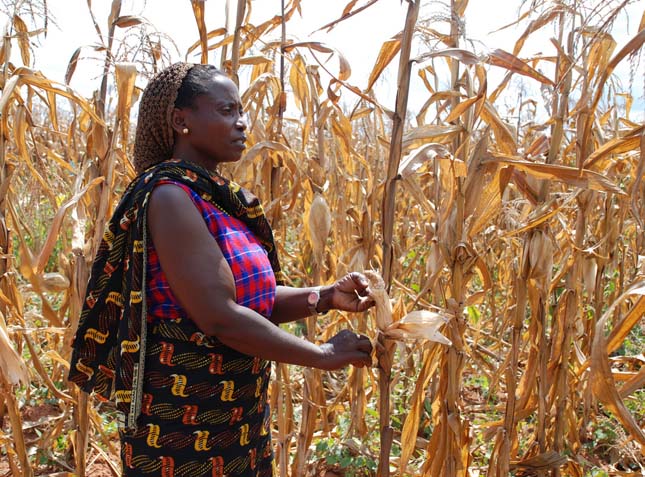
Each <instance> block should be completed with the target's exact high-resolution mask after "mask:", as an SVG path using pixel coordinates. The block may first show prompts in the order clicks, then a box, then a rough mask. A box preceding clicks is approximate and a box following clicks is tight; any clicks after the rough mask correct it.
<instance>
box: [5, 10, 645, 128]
mask: <svg viewBox="0 0 645 477" xmlns="http://www.w3.org/2000/svg"><path fill="white" fill-rule="evenodd" d="M285 1H286V0H285ZM598 1H599V2H602V1H603V0H598ZM227 2H228V3H230V9H231V12H234V11H235V8H236V7H235V5H236V0H206V2H205V7H206V15H205V18H206V26H207V30H209V31H210V30H214V29H216V28H220V27H223V26H224V25H225V14H224V9H225V4H226V3H227ZM348 2H349V0H325V1H320V0H302V2H301V6H302V16H299V15H296V17H295V18H294V19H293V20H292V21H290V22H289V23H288V24H287V37H288V38H291V39H293V40H295V41H308V40H313V41H320V42H323V43H325V44H327V45H330V46H332V47H334V48H336V49H338V50H339V51H341V52H342V54H343V55H344V56H345V57H346V58H347V60H348V61H349V63H350V65H351V66H352V76H351V77H350V78H349V80H348V82H349V83H351V84H352V85H354V86H357V87H359V88H361V89H363V88H365V86H366V83H367V78H368V77H369V73H370V71H371V68H372V65H373V64H374V62H375V60H376V58H377V55H378V52H379V49H380V47H381V45H382V43H383V42H384V41H386V40H387V39H389V38H390V37H392V36H394V35H395V34H397V33H398V32H400V31H401V30H402V28H403V25H404V23H405V14H406V10H407V2H405V1H403V2H402V1H401V0H379V1H378V2H377V3H376V4H374V5H373V6H371V7H370V8H368V9H367V10H365V11H363V12H361V13H360V14H358V15H356V16H355V17H353V18H351V19H349V20H347V21H345V22H342V23H340V24H338V25H337V26H336V27H335V28H334V29H333V30H331V31H330V32H326V31H316V30H318V29H319V28H320V27H321V26H323V25H325V24H326V23H328V22H330V21H333V20H335V19H337V18H339V17H340V15H341V14H342V11H343V9H344V7H345V5H346V4H347V3H348ZM88 3H91V5H92V9H93V11H94V15H95V17H96V20H97V22H98V24H99V25H100V27H101V29H102V30H103V32H105V31H107V18H108V15H109V11H110V6H111V3H112V2H111V0H92V1H91V2H90V1H89V0H48V1H47V5H48V8H49V10H50V12H51V13H52V14H53V16H54V18H55V23H56V24H55V25H50V27H49V31H48V34H47V38H46V39H44V40H40V42H39V43H40V45H39V46H38V48H37V49H36V51H35V55H34V56H35V59H36V60H35V61H36V63H35V67H36V69H40V70H41V71H43V73H44V74H45V75H46V76H47V77H49V78H50V79H53V80H56V81H59V82H63V80H64V76H65V72H66V70H67V64H68V62H69V60H70V58H71V57H72V54H73V53H74V51H75V50H76V49H77V48H78V47H79V46H83V47H84V48H83V50H82V52H83V53H82V55H81V57H86V59H84V60H81V61H80V62H79V66H78V67H77V70H76V72H75V75H74V77H73V79H72V81H71V83H70V86H71V87H72V88H74V89H76V90H77V91H79V92H80V93H81V94H83V95H86V96H89V95H91V93H92V91H93V90H94V89H97V88H98V85H99V83H100V79H99V78H97V76H98V75H99V74H100V72H101V69H100V68H99V67H98V63H97V62H96V61H92V60H91V59H90V58H89V57H93V56H94V57H100V56H101V55H100V54H98V53H96V52H95V51H94V50H93V49H92V45H96V44H97V43H98V36H97V33H96V31H95V29H94V26H93V24H92V21H91V17H90V15H89V11H88ZM280 3H281V0H254V1H253V10H252V14H253V16H252V18H251V22H252V23H253V24H256V25H257V24H258V23H260V22H261V21H264V20H266V19H268V18H271V17H273V16H274V15H279V12H280ZM286 3H288V1H286ZM365 3H366V0H360V1H359V2H358V3H357V6H360V5H363V4H365ZM523 3H527V2H522V1H520V0H496V1H491V0H470V2H469V4H468V7H467V10H466V32H467V37H468V38H469V39H471V40H472V44H471V46H469V48H475V49H476V50H477V52H478V53H483V52H485V51H487V50H493V49H495V48H502V49H505V50H507V51H512V48H513V45H514V43H515V40H516V39H517V38H518V36H519V35H520V34H521V32H522V31H523V28H525V26H526V23H524V24H523V26H522V27H521V28H517V27H512V28H506V29H502V30H501V31H497V30H499V29H500V28H501V27H503V26H505V25H508V24H511V23H513V22H514V20H515V19H516V18H517V15H518V11H519V8H520V6H521V5H522V4H523ZM424 5H425V6H424V7H423V9H422V13H421V17H424V16H437V15H439V16H441V15H442V14H443V15H444V16H445V12H446V7H444V6H442V4H441V2H438V1H428V2H425V3H424ZM492 5H494V8H492V7H491V6H492ZM644 10H645V0H637V1H632V2H631V3H630V4H629V5H628V6H627V9H626V11H625V13H624V14H622V15H620V16H619V18H618V21H617V22H616V25H615V27H614V29H613V31H612V35H613V36H614V39H615V40H616V41H617V43H618V47H617V50H616V51H618V48H620V47H621V46H623V45H624V44H625V43H626V42H627V41H628V40H629V39H630V38H631V37H633V35H634V34H635V33H636V32H637V29H638V24H639V21H640V18H641V16H642V15H643V11H644ZM121 14H122V15H139V16H143V17H145V18H146V19H147V20H148V21H149V22H150V23H152V24H153V25H154V26H155V27H156V28H157V29H158V30H159V31H161V32H163V33H165V34H167V35H168V36H169V37H170V38H172V39H173V40H174V42H175V43H176V46H177V50H178V52H177V51H175V50H174V48H171V51H172V53H173V59H176V60H183V59H185V56H184V55H185V52H186V51H187V49H188V47H189V45H191V44H192V43H194V42H195V41H196V40H197V39H198V37H199V36H198V31H197V27H196V23H195V19H194V15H193V12H192V8H191V6H190V2H189V0H147V1H143V0H123V6H122V8H121ZM232 16H233V15H231V17H232ZM3 20H4V21H5V22H6V19H3ZM437 29H440V30H446V27H445V23H443V24H442V25H438V26H437ZM273 35H274V37H275V39H278V36H279V31H275V33H274V34H273ZM555 35H556V32H555V31H554V30H553V27H550V26H549V27H546V28H544V29H542V30H541V31H540V32H539V33H538V34H535V35H532V38H531V40H530V41H528V42H527V44H526V45H525V46H524V48H523V50H522V55H521V56H523V57H526V56H530V55H533V54H538V53H543V54H552V53H553V47H552V45H551V43H550V41H549V39H550V38H551V37H554V36H555ZM422 48H423V46H422V45H421V44H416V46H415V49H416V51H413V54H415V53H416V54H419V53H421V52H422ZM15 50H17V48H14V54H15V53H16V51H15ZM323 56H324V55H323ZM211 58H213V57H211ZM188 60H189V61H196V62H198V61H199V57H197V56H191V57H188ZM337 65H338V63H337V60H335V59H332V60H330V64H329V65H328V66H329V68H330V69H331V70H332V71H337V68H338V66H337ZM397 65H398V60H396V59H395V61H393V62H392V66H391V67H390V68H389V72H388V73H387V74H386V75H384V77H383V79H382V80H381V81H380V82H379V83H378V84H377V86H376V93H377V98H378V99H379V101H381V102H382V103H383V104H384V105H385V106H386V107H388V108H391V109H393V108H394V101H395V94H396V68H397ZM636 67H637V70H636V71H632V72H631V73H630V65H629V63H628V62H627V61H624V62H623V64H621V66H620V68H619V69H618V71H617V73H618V76H619V77H620V78H621V80H623V83H624V85H625V88H627V87H628V86H629V83H630V81H629V79H628V78H629V77H630V76H632V77H634V79H635V81H634V82H633V84H632V85H631V88H632V94H633V95H634V96H635V109H638V110H639V111H641V120H645V114H644V113H642V111H643V109H644V107H643V105H644V103H645V86H643V77H644V76H645V54H641V61H640V63H639V64H638V65H636ZM632 68H633V65H632ZM503 73H504V72H503V71H502V70H501V69H499V68H496V67H490V70H489V91H492V87H494V84H495V82H496V81H499V80H501V78H502V77H503ZM446 81H447V79H446ZM531 83H533V84H531ZM528 85H529V91H528V93H529V94H534V95H539V85H537V84H535V82H531V81H529V82H528ZM344 94H346V95H347V96H352V95H351V94H350V93H344ZM417 97H418V98H422V99H420V100H417V101H415V100H416V98H417ZM427 97H428V94H427V91H426V90H425V89H424V87H423V85H422V82H421V81H420V80H419V79H418V77H417V76H416V72H414V73H413V81H412V84H411V98H410V108H411V109H412V110H413V111H414V110H415V107H417V109H418V106H415V105H416V104H417V103H418V104H422V102H423V101H425V99H427ZM536 99H538V100H539V99H540V98H539V97H538V98H536Z"/></svg>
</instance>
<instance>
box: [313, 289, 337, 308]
mask: <svg viewBox="0 0 645 477" xmlns="http://www.w3.org/2000/svg"><path fill="white" fill-rule="evenodd" d="M333 297H334V285H327V286H324V287H320V300H319V301H318V305H317V306H316V311H317V312H318V313H327V312H328V311H329V310H333V309H334V303H333Z"/></svg>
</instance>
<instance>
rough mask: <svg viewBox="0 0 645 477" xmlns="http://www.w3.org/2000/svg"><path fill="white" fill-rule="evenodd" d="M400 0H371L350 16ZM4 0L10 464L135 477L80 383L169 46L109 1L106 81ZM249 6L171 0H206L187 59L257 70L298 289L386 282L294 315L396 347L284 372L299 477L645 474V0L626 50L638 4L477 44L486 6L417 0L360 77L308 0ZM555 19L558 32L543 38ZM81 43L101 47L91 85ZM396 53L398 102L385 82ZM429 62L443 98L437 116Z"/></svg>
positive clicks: (3, 349) (259, 155)
mask: <svg viewBox="0 0 645 477" xmlns="http://www.w3.org/2000/svg"><path fill="white" fill-rule="evenodd" d="M377 1H385V0H369V1H363V2H358V1H357V0H352V1H349V2H348V4H347V5H346V6H344V10H340V11H339V20H338V21H339V22H340V21H343V22H352V21H353V18H354V17H355V16H358V15H361V13H362V10H364V9H367V8H370V7H371V5H373V4H374V3H376V2H377ZM470 1H471V2H477V1H482V0H470ZM2 3H3V9H4V10H5V13H7V18H8V25H7V30H6V33H5V35H4V36H3V39H2V44H1V47H0V65H2V68H3V71H2V73H1V75H0V89H1V95H0V114H1V118H0V121H1V127H2V134H0V247H1V248H2V255H0V312H1V313H0V388H1V392H0V417H1V418H2V421H0V424H1V425H2V427H0V475H13V476H16V477H22V476H25V477H26V476H33V475H72V473H74V475H79V476H84V475H86V474H87V473H88V472H92V473H93V474H94V475H95V477H98V476H102V475H103V474H102V473H101V471H100V470H99V469H103V471H104V472H107V473H106V474H105V475H110V474H111V473H113V474H114V475H118V467H119V459H118V437H117V434H116V428H115V424H114V422H113V421H112V420H111V419H110V416H111V409H110V406H109V405H105V404H99V403H97V402H96V401H95V400H93V399H92V398H91V397H88V396H86V395H83V394H82V393H80V392H79V391H78V390H77V389H76V388H74V387H73V386H72V385H68V383H67V381H66V379H65V376H66V374H67V368H68V366H69V364H68V360H69V357H70V342H71V337H72V336H73V334H74V330H75V327H76V325H77V322H78V317H79V310H80V307H81V303H82V300H83V294H84V288H85V284H86V281H87V279H88V273H89V268H90V265H91V260H92V257H93V254H94V252H95V250H96V249H97V246H98V242H99V240H100V238H101V236H102V230H103V226H104V224H105V221H106V219H107V218H108V217H109V215H110V212H111V210H112V208H113V206H114V205H115V201H116V200H118V197H119V193H120V191H122V190H123V188H124V186H125V185H126V184H127V183H128V182H129V181H130V180H131V179H132V178H133V176H134V171H133V168H132V166H131V164H130V162H129V161H130V158H131V151H132V125H133V122H132V121H133V120H131V115H132V113H134V109H135V108H133V105H135V103H136V100H137V97H138V95H139V94H140V86H141V85H144V84H145V78H146V77H147V76H150V75H151V74H153V73H154V71H156V70H158V69H160V68H162V67H163V66H164V65H167V64H168V62H169V61H170V56H169V55H170V53H169V50H168V46H167V44H166V43H165V41H166V39H165V38H164V37H163V36H162V35H159V34H157V33H155V32H154V29H152V28H151V26H150V25H149V24H147V23H146V22H145V21H144V20H143V19H142V18H140V17H137V16H135V15H131V14H129V12H127V11H125V9H124V8H123V5H122V3H121V1H120V0H113V1H112V11H111V14H110V16H109V18H97V17H93V18H94V20H95V26H96V30H97V38H98V40H97V41H98V42H99V43H100V44H101V48H97V49H96V54H97V55H100V56H101V58H102V60H103V66H102V72H103V74H102V75H100V76H99V77H98V79H97V87H96V93H95V95H94V96H93V97H92V98H86V97H82V96H81V95H80V94H78V93H76V92H75V91H74V90H72V89H71V88H69V87H68V86H67V85H66V84H60V83H56V82H54V81H52V80H50V79H49V78H48V77H47V74H46V72H39V71H36V70H33V69H31V66H32V64H33V54H34V50H33V41H34V38H36V37H37V36H38V35H42V34H43V33H44V29H46V28H47V25H48V23H47V14H48V12H47V2H46V1H45V0H32V1H20V0H13V1H3V2H2ZM229 3H230V4H231V5H233V7H232V8H231V9H230V11H229V13H230V15H232V16H233V18H232V20H233V21H232V22H231V23H232V24H234V28H231V29H228V30H227V29H226V28H221V25H220V23H221V21H220V22H217V21H216V20H217V19H210V18H207V17H206V15H205V9H204V3H203V2H198V1H193V2H192V3H189V2H184V3H180V2H177V4H176V6H173V7H172V8H177V9H179V8H188V9H190V8H191V6H192V10H193V12H194V17H195V20H196V22H197V26H198V29H199V38H198V39H197V41H196V42H195V44H194V45H193V47H192V48H191V51H190V52H189V53H191V54H192V53H198V54H199V55H201V56H199V55H198V56H197V58H198V60H197V61H199V58H201V61H202V62H208V61H211V62H212V61H213V58H217V59H218V60H217V61H218V63H219V66H221V67H222V68H223V69H225V70H226V71H227V72H229V73H230V75H231V76H232V77H233V78H235V79H236V80H237V81H238V82H239V85H240V91H241V94H242V99H243V103H244V105H245V108H246V110H247V112H248V115H249V122H250V130H249V149H248V150H247V153H246V156H245V158H244V159H243V160H242V161H241V162H240V163H238V164H235V165H233V166H231V167H228V169H227V170H226V174H227V175H229V176H230V177H232V178H234V180H236V181H237V182H239V183H241V184H243V185H245V186H247V187H249V188H251V189H252V190H253V191H255V192H256V193H257V194H258V195H259V196H260V197H261V199H262V201H263V203H264V205H265V209H266V211H267V214H268V216H269V218H270V220H271V222H272V224H273V227H274V231H275V234H276V236H277V239H278V242H279V244H280V245H281V248H282V250H281V252H282V253H281V256H282V262H283V267H284V268H285V269H286V272H287V276H288V277H289V278H290V280H291V281H292V283H293V284H296V285H297V284H304V285H313V284H323V283H328V282H331V281H332V280H334V278H335V277H338V276H340V275H342V274H343V273H345V272H346V271H349V270H364V271H368V270H371V271H373V273H371V275H370V276H372V277H373V279H374V280H375V283H376V282H379V284H378V285H374V289H375V294H378V296H377V297H376V298H377V301H378V304H379V306H378V307H377V309H376V310H375V311H370V312H369V313H368V315H367V316H354V315H352V314H347V313H335V312H333V313H330V314H328V315H327V316H324V317H319V318H309V319H307V320H306V323H302V324H298V325H294V326H293V328H292V331H293V332H295V333H300V334H302V335H303V336H305V337H307V338H309V339H312V340H315V339H325V338H326V337H330V336H331V335H332V334H334V333H335V332H336V331H337V330H338V329H339V328H342V327H348V326H349V327H352V328H354V329H356V330H358V331H361V332H364V333H366V334H368V335H369V336H370V337H372V338H373V340H374V342H375V343H376V342H379V343H380V345H381V346H379V348H378V352H377V355H376V356H375V357H374V367H373V368H371V369H347V370H345V371H343V372H334V373H328V372H322V371H318V370H311V369H301V368H298V367H290V366H285V365H277V366H275V368H274V370H275V379H274V380H273V384H272V388H271V401H272V407H273V409H274V421H273V422H274V426H275V427H274V430H273V437H274V442H275V454H276V461H277V468H278V471H277V475H278V476H280V477H286V476H293V477H295V476H321V477H323V476H327V477H331V476H347V477H351V476H354V477H359V476H360V477H368V476H378V477H383V476H389V475H392V476H401V477H403V476H423V477H453V476H455V477H457V476H459V477H465V476H473V477H475V476H480V475H482V476H483V475H486V476H488V477H505V476H508V475H515V476H529V475H535V476H540V477H543V476H544V477H545V476H553V477H558V476H570V477H582V476H604V475H607V476H608V475H620V476H630V475H633V476H636V475H639V476H640V475H643V469H644V468H645V458H644V457H643V456H644V453H643V449H645V431H644V430H643V429H644V427H645V389H644V387H645V366H644V365H645V357H644V356H643V346H644V345H645V325H644V324H643V319H642V314H643V312H644V311H645V243H644V240H643V228H644V226H645V223H644V219H645V195H644V192H645V184H643V182H642V178H643V173H644V168H645V157H644V153H645V127H644V126H643V123H642V121H643V116H642V112H641V113H640V117H638V114H632V111H631V107H632V104H633V103H634V101H636V100H637V99H638V98H632V96H631V95H630V93H629V89H628V88H626V85H627V84H628V83H631V82H632V81H633V80H634V78H633V77H632V78H618V77H617V76H616V75H615V74H614V73H615V70H616V68H617V67H618V66H619V65H621V64H623V63H629V64H631V70H632V76H636V77H639V76H643V69H642V68H643V66H642V59H643V44H644V43H645V12H643V11H641V15H643V16H641V17H640V18H638V19H632V22H636V23H637V24H639V27H638V30H637V33H636V34H635V35H633V36H632V37H631V39H630V40H629V41H627V42H626V43H624V44H617V42H616V41H615V40H614V38H613V37H612V34H611V32H612V27H613V25H614V22H615V21H616V19H617V18H618V17H619V16H620V15H621V14H622V13H623V10H624V8H625V6H626V5H627V4H632V3H634V2H629V1H628V0H622V1H617V0H607V1H603V2H593V1H588V2H585V1H578V0H576V1H573V0H560V1H553V2H551V1H546V0H544V1H542V0H533V1H531V2H529V1H527V2H523V8H522V9H521V11H523V12H526V13H524V14H522V15H521V17H520V18H519V19H518V23H517V29H518V31H519V32H521V33H520V34H519V36H518V38H517V41H516V43H515V44H514V45H509V47H508V49H507V50H494V51H491V52H488V53H486V54H479V53H477V52H476V51H474V50H473V49H472V45H471V44H470V43H469V42H467V41H466V38H467V31H465V28H464V25H465V22H464V17H465V14H466V9H467V7H468V3H469V2H468V0H449V1H448V2H447V4H446V5H444V6H443V8H444V10H446V11H449V13H450V14H449V15H444V17H442V18H438V17H437V16H436V15H435V16H434V17H433V16H432V4H430V5H425V4H423V5H422V2H421V1H420V0H406V1H404V2H403V7H402V8H405V9H406V10H407V16H406V20H405V23H404V24H402V25H401V33H400V34H399V35H396V36H395V37H393V38H391V39H390V40H388V41H386V42H385V43H383V45H382V48H381V51H380V54H379V56H378V59H377V61H376V63H375V64H374V65H373V67H372V72H371V75H370V77H369V80H368V86H367V88H365V89H359V88H357V87H355V86H354V85H353V83H352V78H351V76H350V72H351V68H350V65H349V63H348V62H347V61H346V60H345V58H344V57H343V56H342V52H340V51H337V50H335V49H333V48H330V47H329V46H327V45H325V44H322V43H318V42H294V41H292V40H290V39H289V36H288V35H287V33H286V32H287V31H288V27H289V22H290V21H291V19H292V18H293V17H294V15H297V12H298V9H299V6H300V0H289V1H286V2H285V1H284V0H283V1H282V5H280V3H279V2H276V5H277V6H276V15H275V16H274V17H273V18H271V19H269V20H267V21H266V22H263V23H260V24H251V23H250V21H249V16H248V15H249V12H250V9H251V8H252V6H253V3H254V2H253V1H252V0H243V1H239V2H229ZM636 3H638V2H636ZM87 4H88V8H90V10H91V2H90V1H89V0H88V2H87ZM235 5H236V7H235ZM280 7H281V8H282V9H281V8H280ZM431 17H432V18H433V21H429V20H428V18H431ZM219 20H221V19H219ZM321 26H322V25H321ZM334 26H335V24H331V25H327V26H326V27H327V28H333V27H334ZM544 30H547V31H548V32H549V35H550V38H551V39H550V45H549V46H550V47H552V48H553V51H554V52H555V53H554V54H553V55H550V56H548V55H543V56H540V57H526V56H524V55H523V51H522V49H523V46H524V43H525V42H526V41H527V39H528V38H529V37H531V36H532V35H534V34H536V33H537V32H540V31H544ZM12 51H13V54H12ZM418 51H421V53H419V54H417V52H418ZM17 53H19V54H17ZM182 53H183V52H182ZM323 59H324V61H322V60H323ZM330 59H331V60H330ZM328 60H330V61H328ZM77 61H83V57H82V55H81V50H80V49H79V50H77V53H75V54H74V56H73V57H72V59H71V61H70V64H69V68H68V75H67V80H68V82H69V79H70V78H71V77H72V76H73V74H74V70H75V67H76V64H77ZM639 61H640V63H639ZM330 65H335V66H330ZM491 68H496V69H501V70H503V71H504V72H505V77H504V80H503V81H502V82H501V83H500V84H495V85H494V86H491V85H490V84H489V83H488V77H489V74H490V70H491ZM386 71H387V72H389V74H392V75H394V76H395V77H396V78H397V82H396V88H397V91H396V107H395V109H394V110H388V109H387V108H385V107H383V106H382V105H381V104H379V103H378V101H377V100H376V99H375V95H374V94H373V91H372V87H373V86H374V84H375V83H377V81H379V78H380V77H381V75H382V74H384V72H386ZM545 72H546V73H545ZM518 78H521V79H522V80H523V81H525V82H526V83H529V84H534V85H539V88H540V89H541V91H542V97H541V98H525V99H524V100H523V101H521V102H518V105H517V108H516V109H515V110H513V111H509V110H508V109H505V108H503V107H502V106H501V102H500V101H499V98H500V97H502V95H504V94H508V92H509V91H508V90H509V88H511V87H512V85H513V84H517V83H516V82H515V81H516V80H517V79H518ZM411 82H418V83H421V84H423V85H424V87H425V89H426V93H427V94H426V97H425V98H424V101H425V104H423V106H422V107H421V108H420V111H419V113H418V114H417V115H416V117H411V115H410V114H409V113H408V110H409V108H408V96H409V87H410V83H411ZM112 86H113V87H112ZM640 101H641V102H640V104H641V105H642V98H641V100H640ZM537 102H541V103H542V104H541V107H542V108H543V109H545V110H546V111H547V115H546V116H544V115H540V114H538V107H537ZM641 108H642V106H641ZM639 121H640V122H639Z"/></svg>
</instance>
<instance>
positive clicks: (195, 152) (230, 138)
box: [173, 75, 247, 167]
mask: <svg viewBox="0 0 645 477" xmlns="http://www.w3.org/2000/svg"><path fill="white" fill-rule="evenodd" d="M173 127H174V129H175V131H176V132H177V138H176V140H175V150H174V152H175V155H176V157H177V158H179V159H185V160H189V161H192V162H196V163H198V164H201V165H203V166H206V167H208V166H213V165H216V164H218V163H220V162H233V161H237V160H239V159H240V157H241V156H242V152H243V151H244V149H245V148H246V145H245V142H246V134H244V131H245V130H246V127H247V124H246V120H245V119H244V111H243V110H242V103H241V101H240V95H239V93H238V90H237V86H235V83H233V82H232V81H231V80H230V79H228V78H227V77H225V76H222V75H217V76H213V79H212V81H211V82H210V84H209V86H208V92H206V93H204V94H201V95H199V96H197V97H196V98H195V100H194V102H193V105H192V106H191V107H187V108H181V109H179V108H177V109H175V113H174V117H173ZM184 128H186V129H188V132H187V133H184V132H183V131H184Z"/></svg>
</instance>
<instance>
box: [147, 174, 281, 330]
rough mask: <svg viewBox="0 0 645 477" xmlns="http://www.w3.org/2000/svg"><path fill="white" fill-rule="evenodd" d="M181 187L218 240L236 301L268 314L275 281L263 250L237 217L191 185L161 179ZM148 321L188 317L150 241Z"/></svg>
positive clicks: (274, 289)
mask: <svg viewBox="0 0 645 477" xmlns="http://www.w3.org/2000/svg"><path fill="white" fill-rule="evenodd" d="M161 184H173V185H176V186H177V187H180V188H182V189H183V190H184V191H185V192H186V193H187V194H188V195H189V196H190V198H191V199H192V201H193V203H194V204H195V206H196V207H197V209H198V210H199V211H200V212H201V214H202V217H204V221H205V222H206V225H207V227H208V230H210V232H211V234H213V237H215V240H216V241H217V244H218V245H219V247H220V249H221V250H222V253H223V254H224V258H226V261H227V262H228V264H229V266H230V267H231V271H232V272H233V277H234V278H235V291H236V302H237V303H238V304H239V305H242V306H246V307H247V308H250V309H252V310H254V311H256V312H257V313H260V314H261V315H263V316H265V317H267V318H268V317H269V316H271V311H272V310H273V303H274V301H275V291H276V281H275V275H274V273H273V269H272V268H271V263H270V262H269V258H268V255H267V252H266V250H265V249H264V247H262V244H261V243H260V241H259V240H258V239H257V238H256V237H255V235H253V234H252V233H251V231H250V230H249V229H248V227H247V226H246V225H245V224H244V223H243V222H241V221H240V220H238V219H236V218H234V217H231V216H230V215H228V214H227V213H226V212H224V211H222V210H221V209H219V208H217V207H216V206H214V205H213V204H211V203H210V202H208V201H206V200H204V199H202V198H201V197H200V196H199V194H197V193H196V192H195V191H193V190H192V189H191V188H190V187H188V186H185V185H183V184H179V183H177V182H171V181H160V182H159V184H158V185H161ZM147 275H148V280H147V281H148V290H147V301H148V321H154V320H156V319H169V318H170V319H172V318H179V317H185V316H187V313H186V311H185V310H184V308H183V307H182V306H181V304H180V303H179V301H178V300H177V298H176V297H175V295H174V294H173V292H172V290H171V289H170V285H169V283H168V280H167V279H166V275H165V273H164V272H163V270H162V269H161V264H160V263H159V256H158V255H157V251H156V250H155V248H154V245H153V243H152V240H151V241H150V243H149V245H148V266H147Z"/></svg>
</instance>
